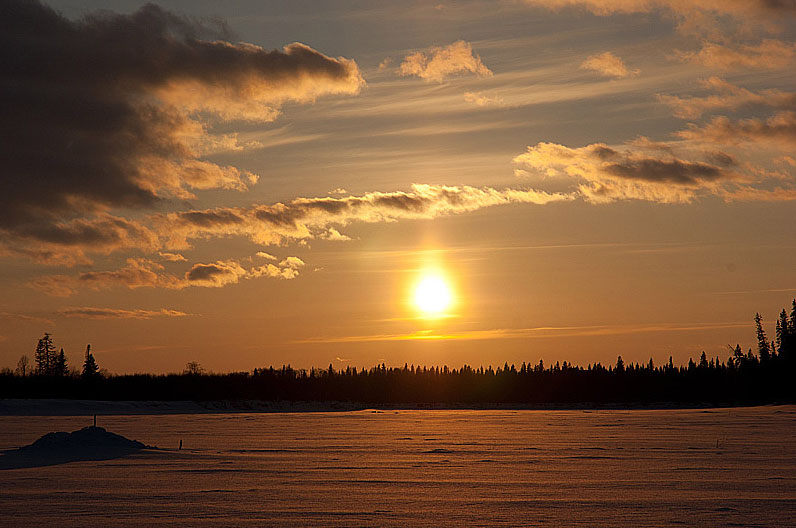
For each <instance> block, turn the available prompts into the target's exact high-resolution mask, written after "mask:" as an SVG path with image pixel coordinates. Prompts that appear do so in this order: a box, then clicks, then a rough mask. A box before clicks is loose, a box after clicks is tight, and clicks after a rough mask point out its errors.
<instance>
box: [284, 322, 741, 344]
mask: <svg viewBox="0 0 796 528" xmlns="http://www.w3.org/2000/svg"><path fill="white" fill-rule="evenodd" d="M748 327H749V323H748V322H718V323H653V324H634V325H615V326H610V325H594V326H540V327H534V328H497V329H488V330H461V331H450V332H433V331H431V330H423V331H419V332H413V333H408V334H400V333H396V334H372V335H354V336H340V337H316V338H309V339H302V340H299V341H296V342H297V343H318V344H322V343H368V342H379V341H448V340H461V341H480V340H494V339H551V338H561V337H595V336H612V335H627V334H642V333H658V332H702V331H712V330H723V329H727V328H748Z"/></svg>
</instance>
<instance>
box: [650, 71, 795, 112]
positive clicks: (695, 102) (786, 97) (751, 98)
mask: <svg viewBox="0 0 796 528" xmlns="http://www.w3.org/2000/svg"><path fill="white" fill-rule="evenodd" d="M699 84H700V86H702V87H703V88H705V89H707V90H711V91H713V92H716V93H714V94H712V95H707V96H698V97H679V96H675V95H661V94H659V95H658V100H660V101H661V102H663V103H665V104H667V105H669V106H670V107H671V108H672V109H673V110H674V115H675V116H677V117H680V118H683V119H696V118H698V117H700V116H701V115H702V114H705V113H709V112H713V111H715V110H725V109H726V110H736V109H738V108H741V107H744V106H748V105H761V106H770V107H775V108H783V109H796V92H783V91H781V90H773V89H769V90H762V91H760V92H753V91H751V90H747V89H746V88H742V87H740V86H736V85H734V84H731V83H728V82H727V81H725V80H724V79H721V78H719V77H710V78H708V79H703V80H701V81H700V82H699Z"/></svg>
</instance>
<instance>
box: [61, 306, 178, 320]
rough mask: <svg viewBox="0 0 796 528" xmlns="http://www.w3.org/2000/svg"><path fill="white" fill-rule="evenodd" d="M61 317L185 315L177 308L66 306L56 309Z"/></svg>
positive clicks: (141, 317) (149, 317)
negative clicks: (126, 308)
mask: <svg viewBox="0 0 796 528" xmlns="http://www.w3.org/2000/svg"><path fill="white" fill-rule="evenodd" d="M56 314H58V315H60V316H63V317H73V318H79V319H152V318H153V317H186V316H188V315H191V314H187V313H185V312H180V311H178V310H167V309H165V308H164V309H161V310H122V309H117V308H94V307H87V306H84V307H67V308H62V309H60V310H58V311H56Z"/></svg>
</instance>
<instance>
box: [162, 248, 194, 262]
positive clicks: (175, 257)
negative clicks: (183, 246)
mask: <svg viewBox="0 0 796 528" xmlns="http://www.w3.org/2000/svg"><path fill="white" fill-rule="evenodd" d="M158 255H159V256H160V258H162V259H163V260H168V261H169V262H185V261H186V260H188V259H186V258H185V257H183V256H182V255H180V254H179V253H168V252H166V251H159V252H158Z"/></svg>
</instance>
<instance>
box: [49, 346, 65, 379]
mask: <svg viewBox="0 0 796 528" xmlns="http://www.w3.org/2000/svg"><path fill="white" fill-rule="evenodd" d="M52 374H53V375H54V376H68V375H69V366H68V365H67V364H66V354H64V348H63V347H61V351H60V352H59V353H58V355H57V356H55V362H54V364H53V372H52Z"/></svg>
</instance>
